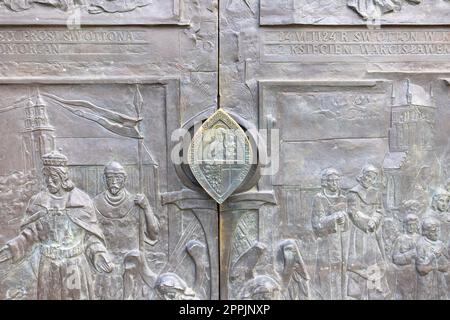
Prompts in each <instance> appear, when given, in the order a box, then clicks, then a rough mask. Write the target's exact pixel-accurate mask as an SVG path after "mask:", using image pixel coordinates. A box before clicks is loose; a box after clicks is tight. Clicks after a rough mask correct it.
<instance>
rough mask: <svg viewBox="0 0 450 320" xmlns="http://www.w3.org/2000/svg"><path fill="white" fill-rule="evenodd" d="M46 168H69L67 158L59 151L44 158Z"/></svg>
mask: <svg viewBox="0 0 450 320" xmlns="http://www.w3.org/2000/svg"><path fill="white" fill-rule="evenodd" d="M42 162H43V164H44V166H49V167H65V166H67V157H66V156H65V155H63V154H62V153H60V152H59V151H57V150H54V151H52V152H50V153H47V154H44V155H43V156H42Z"/></svg>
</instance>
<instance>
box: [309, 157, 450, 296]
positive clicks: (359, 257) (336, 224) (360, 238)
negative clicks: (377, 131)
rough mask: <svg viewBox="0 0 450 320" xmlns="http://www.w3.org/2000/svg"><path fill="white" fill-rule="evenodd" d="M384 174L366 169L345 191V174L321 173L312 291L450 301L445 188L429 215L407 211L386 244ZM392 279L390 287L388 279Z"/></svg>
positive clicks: (408, 204)
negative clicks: (400, 228) (399, 228)
mask: <svg viewBox="0 0 450 320" xmlns="http://www.w3.org/2000/svg"><path fill="white" fill-rule="evenodd" d="M379 179H380V170H378V169H377V168H376V167H374V166H372V165H367V166H365V167H364V168H363V169H362V171H361V173H360V175H359V176H358V178H357V181H358V184H357V185H356V186H355V187H353V188H351V189H350V190H349V191H348V192H344V191H343V190H342V189H341V186H340V180H341V174H340V172H339V171H338V170H336V169H333V168H330V169H326V170H324V171H323V172H322V177H321V185H322V190H321V191H320V192H319V193H318V194H317V195H316V196H315V197H314V199H313V209H312V227H313V230H314V232H315V234H316V236H317V241H318V249H317V264H316V274H315V284H316V286H315V288H316V291H317V295H318V296H319V298H321V299H358V300H359V299H362V300H367V299H402V300H406V299H447V298H448V288H449V286H448V285H449V284H450V276H449V275H448V270H449V267H450V262H449V244H450V242H449V240H450V233H449V231H450V213H449V211H448V208H449V199H450V193H449V191H448V190H444V189H442V190H436V191H435V193H434V195H433V197H432V199H431V201H430V202H431V203H430V205H429V206H428V208H427V209H426V210H425V211H424V210H422V209H421V208H422V206H421V205H420V202H419V201H417V200H408V201H405V202H404V205H403V206H402V209H401V211H403V212H401V214H400V215H399V216H400V217H401V219H402V220H403V221H402V222H403V225H404V227H403V229H404V231H403V233H400V234H399V235H398V236H396V237H395V239H393V240H392V246H390V245H389V243H388V242H389V241H388V237H387V235H389V231H388V223H387V222H388V220H389V219H391V218H389V217H388V214H387V212H386V210H385V208H384V206H383V195H382V188H380V187H379V184H378V183H377V181H379ZM392 278H393V279H394V280H393V281H391V279H392Z"/></svg>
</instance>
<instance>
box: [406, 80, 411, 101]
mask: <svg viewBox="0 0 450 320" xmlns="http://www.w3.org/2000/svg"><path fill="white" fill-rule="evenodd" d="M406 101H407V103H408V104H411V102H412V93H411V81H410V80H409V79H406Z"/></svg>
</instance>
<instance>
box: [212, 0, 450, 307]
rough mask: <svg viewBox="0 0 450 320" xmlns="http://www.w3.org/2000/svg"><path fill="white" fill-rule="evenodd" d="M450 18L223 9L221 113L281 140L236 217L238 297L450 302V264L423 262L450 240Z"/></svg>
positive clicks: (372, 11) (395, 5) (360, 4)
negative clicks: (449, 272)
mask: <svg viewBox="0 0 450 320" xmlns="http://www.w3.org/2000/svg"><path fill="white" fill-rule="evenodd" d="M439 8H440V9H442V10H439ZM429 12H433V14H431V15H430V14H429ZM449 14H450V6H449V4H448V3H445V1H433V2H430V3H426V4H425V3H423V2H422V3H413V2H412V1H403V2H401V3H400V2H396V1H394V2H390V3H385V4H384V5H379V4H377V2H376V1H368V2H367V1H328V2H327V4H323V2H321V1H303V0H298V1H297V0H288V1H284V0H280V1H271V0H267V1H265V0H260V1H222V2H221V6H220V15H219V16H220V48H221V54H220V96H221V100H220V102H221V107H222V108H224V109H225V110H226V111H232V112H234V113H236V114H239V115H240V116H241V117H242V118H244V119H245V120H247V121H248V122H250V123H252V124H253V125H254V126H256V127H257V128H258V129H259V130H260V131H262V132H265V133H266V135H265V137H266V139H265V140H264V141H265V142H266V143H265V144H266V148H267V155H268V159H266V160H267V161H266V163H267V164H268V165H266V166H263V167H267V168H270V170H267V171H268V173H267V174H262V175H261V179H260V180H259V182H258V184H257V185H256V186H255V188H254V189H253V190H252V191H251V192H248V193H246V196H247V200H246V201H247V202H240V206H239V208H241V207H242V208H245V210H244V209H243V210H242V211H240V212H237V210H236V206H232V208H234V209H233V210H231V209H228V208H224V209H223V210H222V211H221V226H222V228H221V231H222V232H221V237H222V239H223V240H224V239H225V240H226V244H224V243H221V249H224V248H225V250H227V252H226V259H222V260H221V262H222V263H226V266H225V267H224V268H223V269H222V270H226V271H227V272H226V273H222V274H221V292H222V298H223V299H262V298H267V299H293V300H304V299H421V298H424V297H427V298H435V299H446V298H448V288H447V287H446V280H445V276H444V273H443V272H442V271H443V270H445V267H443V268H442V269H441V271H439V270H438V269H436V268H435V269H433V271H431V272H430V273H426V274H425V273H424V272H423V270H424V269H423V267H424V264H427V263H428V262H429V261H431V260H427V258H426V257H431V256H430V255H429V254H430V253H431V247H435V248H440V249H438V250H437V251H441V252H442V253H445V252H447V250H448V244H449V239H448V230H447V229H448V222H447V220H446V219H447V218H446V217H448V216H449V214H448V208H446V207H447V205H446V203H447V202H448V186H447V185H448V178H449V172H448V165H447V164H446V163H447V162H448V157H449V154H448V133H449V126H448V119H449V113H448V108H447V106H448V102H449V87H448V76H449V71H450V68H449V67H450V66H449V64H448V61H447V60H448V55H449V52H448V50H447V51H445V50H442V49H444V47H445V46H448V44H449V42H448V40H449V39H448V37H447V36H444V35H448V34H449V29H448V21H449V20H448V15H449ZM441 22H443V24H442V23H441ZM428 32H430V33H428ZM427 35H428V36H427ZM441 41H443V46H444V47H440V44H438V43H440V42H441ZM425 47H426V48H428V49H427V50H428V51H424V50H425ZM422 53H423V54H422ZM446 189H447V190H446ZM261 194H273V196H274V199H273V201H267V202H265V203H263V202H259V203H258V204H259V205H260V206H249V207H245V205H244V203H251V202H256V200H257V197H258V196H259V195H261ZM369 194H370V195H369ZM239 196H243V195H235V197H239ZM439 201H440V202H442V203H443V205H442V206H441V207H440V208H437V203H438V202H439ZM226 205H227V204H225V206H226ZM444 217H445V218H444ZM433 219H434V220H433ZM436 219H437V221H436ZM369 224H370V225H369ZM436 224H440V229H441V232H440V235H439V236H437V238H438V241H434V242H433V241H432V240H430V239H429V238H430V235H429V233H430V232H431V231H430V230H431V229H433V228H434V227H435V226H436ZM431 238H433V236H431ZM225 240H224V241H225ZM429 241H432V243H433V244H432V245H430V246H428V245H427V244H425V243H428V242H429ZM444 256H445V255H441V256H440V257H439V258H432V260H433V259H435V260H433V261H436V263H437V265H439V263H442V266H448V258H447V256H445V257H444ZM425 260H426V261H428V262H425ZM438 261H440V262H438ZM429 270H431V269H429ZM432 274H433V275H434V276H436V277H437V278H435V279H439V280H437V282H436V283H434V284H431V282H428V280H427V279H431V277H432ZM439 288H441V289H439Z"/></svg>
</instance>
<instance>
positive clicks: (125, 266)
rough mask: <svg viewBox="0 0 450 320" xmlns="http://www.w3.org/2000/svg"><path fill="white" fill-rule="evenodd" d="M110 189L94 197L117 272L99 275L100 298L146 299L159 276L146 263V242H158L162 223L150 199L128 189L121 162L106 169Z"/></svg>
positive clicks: (105, 176)
mask: <svg viewBox="0 0 450 320" xmlns="http://www.w3.org/2000/svg"><path fill="white" fill-rule="evenodd" d="M104 178H105V181H106V186H107V190H105V191H104V192H102V193H101V194H99V195H98V196H97V197H95V199H94V204H95V206H96V208H97V210H98V213H99V214H98V219H99V222H100V225H101V227H102V229H103V232H104V233H105V239H106V244H107V247H108V250H109V252H110V253H111V256H112V259H113V264H114V266H115V271H114V272H113V273H112V274H111V275H108V276H107V277H105V276H102V275H99V276H98V277H97V278H98V285H97V287H98V290H99V292H98V295H99V297H100V298H101V299H122V298H123V299H145V297H146V293H145V289H146V288H147V289H148V288H150V287H152V286H153V283H154V280H155V279H156V276H155V275H154V274H153V272H152V271H151V270H150V269H149V267H148V266H147V261H146V259H145V257H144V253H145V250H144V243H149V244H150V245H153V244H155V242H156V241H157V239H158V233H159V222H158V219H157V217H156V216H155V214H154V213H153V211H152V209H151V207H150V204H149V202H148V200H147V198H146V197H145V196H144V195H142V194H138V195H133V194H131V193H130V192H129V191H128V190H127V189H126V188H125V182H126V179H127V173H126V172H125V170H124V168H123V166H122V165H121V164H120V163H118V162H114V161H113V162H110V163H109V164H108V165H107V166H106V167H105V169H104Z"/></svg>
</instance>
